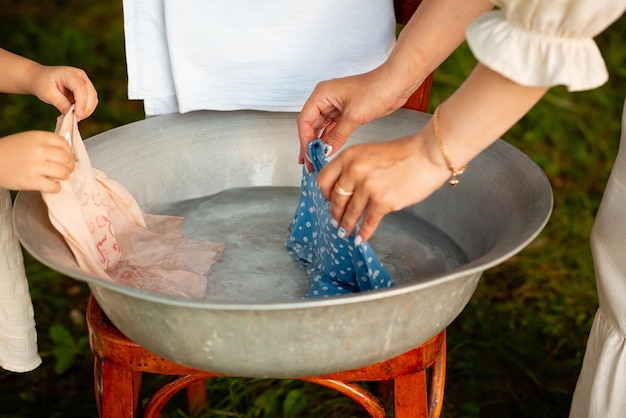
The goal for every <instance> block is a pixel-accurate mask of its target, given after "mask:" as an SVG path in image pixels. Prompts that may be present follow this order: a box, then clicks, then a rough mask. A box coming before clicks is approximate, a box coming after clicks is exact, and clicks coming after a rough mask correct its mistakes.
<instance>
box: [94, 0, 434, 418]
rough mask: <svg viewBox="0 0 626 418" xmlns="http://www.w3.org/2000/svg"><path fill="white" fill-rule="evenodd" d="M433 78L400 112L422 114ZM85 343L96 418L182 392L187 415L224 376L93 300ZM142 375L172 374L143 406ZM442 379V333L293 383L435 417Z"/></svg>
mask: <svg viewBox="0 0 626 418" xmlns="http://www.w3.org/2000/svg"><path fill="white" fill-rule="evenodd" d="M420 2H421V0H395V1H394V3H395V8H396V18H397V21H398V23H401V24H405V23H406V22H408V20H409V18H410V17H411V16H412V15H413V13H414V12H415V10H416V8H417V6H418V5H419V3H420ZM431 83H432V74H431V75H430V76H429V77H428V78H427V80H426V81H425V82H424V83H423V85H422V86H421V87H420V88H419V89H418V90H417V91H416V92H415V93H414V94H413V95H412V96H411V98H410V99H409V101H407V103H406V105H405V106H404V107H405V108H409V109H414V110H419V111H426V109H427V104H428V97H429V94H430V86H431ZM87 326H88V329H89V344H90V347H91V350H92V351H93V353H94V356H95V360H94V386H95V392H96V404H97V407H98V414H99V416H100V417H101V418H120V417H124V418H134V417H140V416H143V417H145V418H158V416H159V414H160V412H161V410H162V409H163V407H164V406H165V404H166V403H167V401H168V400H169V399H171V398H172V397H173V396H174V395H175V394H176V393H178V392H179V391H181V390H183V389H186V392H187V404H188V408H189V410H190V412H192V413H194V412H197V411H201V410H203V409H204V408H206V406H207V401H206V396H207V394H206V390H205V381H206V380H207V379H210V378H213V377H223V375H220V374H216V373H210V372H206V371H202V370H196V369H192V368H189V367H186V366H182V365H179V364H176V363H173V362H171V361H168V360H166V359H163V358H161V357H159V356H156V355H154V354H152V353H150V352H149V351H147V350H146V349H144V348H143V347H141V346H140V345H138V344H136V343H134V342H133V341H131V340H129V339H128V338H127V337H126V336H124V335H123V334H122V333H121V332H120V331H119V330H118V329H117V328H116V327H115V326H114V325H113V324H112V323H111V322H110V321H109V320H108V318H107V317H106V315H105V314H104V312H103V311H102V310H101V308H100V306H99V305H98V303H97V301H96V300H95V298H94V297H93V296H91V297H90V299H89V303H88V306H87ZM143 373H153V374H161V375H171V376H172V378H171V379H170V380H169V381H168V382H167V383H165V384H163V385H162V386H161V387H159V388H158V389H157V390H156V391H155V392H154V393H153V394H152V395H151V397H150V399H149V400H148V402H147V404H146V405H145V406H144V407H143V408H142V406H141V387H142V376H143ZM445 374H446V334H445V330H444V331H442V332H441V333H439V334H437V335H436V336H434V337H433V338H432V339H430V340H429V341H427V342H425V343H424V344H422V345H420V346H419V347H417V348H414V349H413V350H411V351H409V352H407V353H405V354H402V355H400V356H398V357H395V358H393V359H390V360H386V361H383V362H381V363H377V364H374V365H371V366H367V367H363V368H360V369H356V370H350V371H344V372H338V373H332V374H328V375H323V376H310V377H304V378H301V379H299V380H303V381H307V382H311V383H315V384H318V385H321V386H325V387H328V388H331V389H334V390H336V391H337V392H339V393H342V394H343V395H345V396H347V397H349V398H350V399H352V400H354V401H355V402H356V403H357V404H359V405H361V406H362V407H363V409H365V411H367V413H369V415H370V416H371V417H375V418H384V417H386V412H385V408H384V406H383V404H382V403H381V402H380V400H379V399H378V398H377V397H376V396H375V395H374V394H372V393H371V392H370V391H368V390H366V389H365V388H364V387H363V386H361V385H359V384H358V382H366V381H373V382H380V383H379V389H381V390H379V392H388V393H390V392H392V393H393V408H394V416H395V418H418V417H419V418H421V417H423V418H426V417H428V418H436V417H439V415H440V414H441V408H442V405H443V392H444V386H445Z"/></svg>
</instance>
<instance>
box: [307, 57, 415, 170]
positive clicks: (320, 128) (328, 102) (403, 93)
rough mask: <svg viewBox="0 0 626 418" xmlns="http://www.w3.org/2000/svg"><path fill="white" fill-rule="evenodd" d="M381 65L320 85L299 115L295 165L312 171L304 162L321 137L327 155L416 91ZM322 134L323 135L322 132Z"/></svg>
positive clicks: (399, 105)
mask: <svg viewBox="0 0 626 418" xmlns="http://www.w3.org/2000/svg"><path fill="white" fill-rule="evenodd" d="M386 72H387V68H386V67H385V66H384V65H383V66H381V67H379V68H377V69H375V70H373V71H370V72H369V73H365V74H359V75H356V76H351V77H344V78H336V79H332V80H328V81H323V82H321V83H319V84H318V85H317V86H316V87H315V90H313V93H312V94H311V96H310V97H309V99H308V100H307V101H306V103H305V104H304V106H303V108H302V111H301V112H300V114H299V116H298V136H299V137H300V156H299V159H298V162H299V163H300V164H303V163H304V164H306V167H307V171H309V172H310V171H312V165H311V163H310V161H307V160H305V157H306V156H307V149H308V145H309V143H310V142H311V141H313V140H315V139H317V138H321V139H322V141H323V142H324V143H325V144H326V145H327V146H328V147H329V152H328V153H327V155H330V154H332V152H333V151H336V150H338V149H339V148H341V147H342V146H343V144H344V143H345V142H346V140H347V139H348V137H349V136H350V135H351V134H352V132H353V131H354V130H355V129H356V128H358V127H359V126H360V125H363V124H365V123H368V122H370V121H372V120H374V119H376V118H379V117H382V116H385V115H388V114H390V113H391V112H393V111H394V110H396V109H398V108H400V107H401V106H402V105H404V103H406V101H407V100H408V98H409V96H410V95H411V93H412V92H413V91H414V90H415V88H417V86H412V89H411V88H408V89H407V88H406V86H404V85H400V84H398V85H396V86H394V84H393V83H392V82H391V81H390V80H397V78H390V77H388V76H387V75H386ZM322 132H323V133H322Z"/></svg>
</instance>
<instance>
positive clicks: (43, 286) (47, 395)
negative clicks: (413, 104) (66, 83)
mask: <svg viewBox="0 0 626 418" xmlns="http://www.w3.org/2000/svg"><path fill="white" fill-rule="evenodd" d="M123 35H124V34H123V24H122V12H121V1H119V0H116V1H106V0H105V1H100V2H79V1H76V0H71V1H70V0H68V1H61V0H57V1H51V0H47V1H41V0H28V1H22V2H9V1H6V0H0V46H2V47H4V48H6V49H9V50H12V51H14V52H16V53H19V54H22V55H25V56H28V57H31V58H33V59H36V60H38V61H40V62H42V63H46V64H69V65H74V66H77V67H81V68H84V69H85V70H86V71H87V73H88V74H89V75H90V77H91V78H92V80H93V82H94V84H95V85H96V88H97V89H98V92H99V98H100V104H99V106H98V108H97V110H96V112H95V113H94V115H93V116H92V117H91V118H89V119H88V120H86V121H84V122H81V133H82V134H83V137H85V138H87V137H90V136H92V135H94V134H97V133H99V132H102V131H105V130H108V129H110V128H113V127H115V126H119V125H122V124H126V123H129V122H132V121H135V120H138V119H141V118H143V112H142V107H141V105H140V104H139V103H137V102H131V101H128V100H127V99H126V67H125V61H124V43H123ZM625 36H626V21H625V19H624V18H622V19H621V21H619V22H617V23H616V24H615V25H614V26H613V27H612V28H611V29H609V30H608V31H607V32H605V33H604V34H602V35H601V36H600V37H599V38H598V42H599V43H600V45H601V49H602V51H603V54H604V56H605V58H606V60H607V65H608V67H609V71H610V73H611V80H610V81H609V82H608V83H607V84H606V85H605V86H603V87H602V88H599V89H596V90H594V91H590V92H583V93H568V92H566V91H565V90H564V89H562V88H556V89H553V90H552V91H550V92H549V93H548V94H547V95H546V97H545V98H544V100H542V102H541V103H539V104H538V105H537V106H536V107H535V108H534V109H533V110H532V111H531V112H530V113H529V114H528V115H527V116H526V117H525V118H524V119H523V120H522V121H521V122H520V123H519V124H517V125H516V126H515V127H514V128H513V129H512V130H511V131H510V132H509V133H507V134H506V136H505V139H506V140H507V141H509V142H511V143H512V144H514V145H515V146H517V147H518V148H520V149H521V150H523V151H524V152H526V153H528V154H529V155H530V156H531V157H532V158H533V159H534V160H535V161H536V162H537V163H538V164H539V165H540V166H541V167H542V168H543V169H544V170H545V172H546V173H547V175H548V177H549V178H550V181H551V183H552V185H553V188H554V196H555V207H554V213H553V216H552V218H551V220H550V222H549V224H548V226H547V227H546V228H545V230H544V231H543V232H542V233H541V234H540V236H539V237H538V238H537V239H536V240H535V241H534V242H533V243H531V244H530V245H529V246H528V247H527V248H526V249H525V250H523V251H522V252H521V253H520V254H518V255H517V256H515V257H513V258H512V259H511V260H509V261H508V262H506V263H504V264H502V265H500V266H498V267H496V268H493V269H491V270H489V271H487V272H486V273H485V274H484V277H483V279H482V280H481V282H480V284H479V286H478V289H477V291H476V293H475V294H474V296H473V298H472V299H471V301H470V302H469V304H468V306H467V307H466V309H465V310H464V311H463V312H462V313H461V315H460V316H459V317H458V318H457V320H455V321H454V323H453V324H452V325H451V326H450V327H449V329H448V347H449V351H448V374H447V385H446V395H445V401H444V411H443V416H444V417H447V418H455V417H503V416H506V417H531V416H532V417H558V416H566V415H567V411H568V409H569V402H570V399H571V394H572V391H573V388H574V385H575V383H576V379H577V376H578V371H579V368H580V364H581V361H582V356H583V354H584V347H585V341H586V338H587V334H588V332H589V328H590V326H591V321H592V319H593V315H594V313H595V310H596V308H597V299H596V293H595V284H594V273H593V266H592V262H591V255H590V250H589V244H588V240H589V231H590V229H591V225H592V222H593V217H594V214H595V212H596V210H597V207H598V205H599V201H600V198H601V195H602V191H603V189H604V186H605V183H606V180H607V177H608V174H609V171H610V167H611V164H612V162H613V160H614V158H615V154H616V152H617V147H618V141H619V131H620V119H621V109H622V104H623V101H624V95H625V93H626V66H625V65H624V63H625V62H626V59H625V58H626V49H624V48H623V46H622V40H623V39H624V37H625ZM473 65H474V60H473V58H472V57H471V54H470V53H469V51H468V50H467V48H466V47H462V48H461V49H459V51H457V52H456V53H455V54H454V55H452V56H451V57H450V59H449V60H447V61H446V62H445V63H444V65H442V67H441V68H440V69H439V70H438V71H437V73H436V77H435V82H434V85H433V91H432V100H431V102H432V105H433V107H434V105H436V104H437V103H439V102H441V101H442V100H444V99H445V98H446V97H447V96H448V95H449V94H450V93H451V92H452V91H453V89H454V88H455V87H456V86H458V85H459V84H460V83H461V81H462V80H463V78H464V77H465V76H466V75H467V74H468V73H469V71H470V70H471V68H472V67H473ZM0 109H1V111H0V135H6V134H9V133H13V132H17V131H22V130H27V129H48V130H51V129H52V128H53V125H54V121H55V119H56V117H57V111H56V110H55V109H52V108H51V107H49V106H47V105H44V104H41V103H40V102H39V101H38V100H37V99H34V98H31V97H18V96H6V95H1V96H0ZM27 272H28V276H29V280H30V289H31V294H32V298H33V303H34V306H35V315H36V321H37V325H38V333H39V334H38V335H39V347H40V351H41V355H42V356H43V359H44V363H43V365H42V366H40V367H39V368H38V369H37V370H35V371H33V372H30V373H26V374H14V373H8V372H5V371H0V417H89V416H95V414H96V412H95V401H94V395H93V389H92V386H91V384H92V383H91V382H92V356H91V353H90V352H89V349H88V346H87V344H86V339H85V338H86V336H87V330H86V326H85V322H84V311H85V303H86V298H87V296H88V294H89V291H88V289H87V287H86V286H85V285H84V284H83V283H81V282H77V281H75V280H72V279H68V278H65V277H63V276H61V275H60V274H58V273H56V272H54V271H51V270H49V269H47V268H45V267H43V266H42V265H40V264H39V263H37V262H35V261H33V260H32V259H30V258H28V257H27ZM146 380H147V381H146V393H148V391H149V389H150V388H152V387H154V385H156V384H157V383H158V382H159V379H158V378H156V377H150V376H148V377H147V379H146ZM207 387H208V389H209V408H210V410H209V411H208V412H207V413H206V414H205V415H204V416H205V417H225V416H226V417H229V416H230V417H267V418H270V417H272V418H273V417H282V416H292V417H316V418H317V417H342V418H343V417H363V416H365V414H364V413H363V412H362V411H361V410H360V409H359V408H357V407H355V406H354V405H353V404H352V403H351V402H350V401H348V400H347V399H345V398H343V397H341V396H339V395H336V394H334V393H332V392H330V391H328V390H327V389H323V388H320V387H317V386H314V385H311V384H305V383H302V382H297V381H288V380H284V381H274V380H260V379H215V380H211V381H209V382H208V384H207ZM166 415H167V416H169V417H176V418H178V417H185V416H186V413H185V412H184V408H183V400H182V397H180V396H178V397H177V398H176V399H174V400H173V401H172V402H171V404H170V405H168V411H167V414H166Z"/></svg>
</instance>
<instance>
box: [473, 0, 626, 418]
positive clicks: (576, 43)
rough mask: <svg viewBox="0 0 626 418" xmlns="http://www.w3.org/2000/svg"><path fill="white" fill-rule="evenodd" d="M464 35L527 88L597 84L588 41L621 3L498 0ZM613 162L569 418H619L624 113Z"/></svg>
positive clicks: (598, 65)
mask: <svg viewBox="0 0 626 418" xmlns="http://www.w3.org/2000/svg"><path fill="white" fill-rule="evenodd" d="M494 3H495V4H496V5H497V6H499V7H500V10H496V11H492V12H489V13H486V14H485V15H483V16H481V17H479V18H478V19H477V20H476V21H475V22H473V23H472V24H471V25H470V26H469V27H468V31H467V40H468V43H469V45H470V47H471V49H472V51H473V52H474V54H475V56H476V58H477V59H478V60H479V61H480V62H482V63H483V64H485V65H486V66H487V67H489V68H491V69H493V70H495V71H498V72H499V73H501V74H503V75H504V76H506V77H508V78H510V79H512V80H514V81H516V82H518V83H520V84H523V85H528V86H542V87H551V86H555V85H565V86H566V87H567V88H568V89H569V90H570V91H575V90H585V89H591V88H594V87H597V86H599V85H601V84H603V83H604V82H605V81H606V80H607V76H608V74H607V71H606V68H605V65H604V61H603V59H602V56H601V55H600V53H599V51H598V48H597V47H596V45H595V43H594V41H593V39H592V38H593V37H594V36H596V35H597V34H599V33H600V32H602V31H603V30H604V29H605V28H606V27H608V26H609V25H610V24H611V23H613V22H614V21H615V20H617V19H618V18H619V17H620V16H621V15H622V14H623V13H624V10H625V9H626V0H606V1H598V0H570V1H566V0H565V1H556V0H510V1H506V0H500V1H495V2H494ZM623 120H624V123H623V127H622V140H621V144H620V151H619V154H618V157H617V161H616V162H615V165H614V167H613V170H612V172H611V176H610V179H609V183H608V186H607V189H606V191H605V194H604V197H603V199H602V203H601V206H600V210H599V212H598V215H597V218H596V221H595V223H594V227H593V230H592V234H591V246H592V252H593V259H594V265H595V269H596V282H597V288H598V297H599V302H600V303H599V305H600V307H599V309H598V312H597V314H596V317H595V320H594V323H593V326H592V329H591V333H590V336H589V340H588V342H587V350H586V352H585V357H584V360H583V366H582V370H581V373H580V376H579V378H578V383H577V385H576V390H575V392H574V397H573V400H572V406H571V411H570V417H571V418H578V417H594V418H613V417H615V418H617V417H620V418H621V417H626V222H625V221H624V218H625V211H624V204H625V203H624V202H626V133H625V132H626V115H625V116H624V119H623Z"/></svg>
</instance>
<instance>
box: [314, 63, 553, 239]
mask: <svg viewBox="0 0 626 418" xmlns="http://www.w3.org/2000/svg"><path fill="white" fill-rule="evenodd" d="M546 91H547V88H543V87H540V88H539V87H526V86H522V85H519V84H517V83H515V82H513V81H511V80H509V79H508V78H506V77H504V76H502V75H500V74H499V73H496V72H494V71H492V70H490V69H489V68H487V67H485V66H484V65H481V64H478V65H477V67H476V68H475V70H474V71H473V72H472V74H471V75H470V76H469V77H468V78H467V80H466V81H465V82H464V83H463V84H462V85H461V86H460V87H459V89H458V90H457V91H456V92H455V93H454V94H453V95H452V96H451V97H450V98H449V99H448V100H446V101H445V102H444V103H443V104H442V105H441V106H440V109H439V112H438V113H439V115H438V116H439V131H440V139H441V143H442V144H443V146H444V147H445V150H446V151H447V154H448V155H449V158H450V160H451V162H452V163H453V165H454V166H455V167H456V168H459V167H462V166H464V165H466V164H467V163H468V162H469V161H470V160H471V159H472V158H474V157H475V156H476V155H478V154H479V153H480V152H481V151H482V150H484V149H485V148H487V147H488V146H489V145H490V144H491V143H493V142H494V141H495V140H496V139H497V138H499V137H500V136H501V135H502V134H503V133H504V132H506V131H507V130H508V129H509V128H510V127H511V126H513V125H514V124H515V123H516V122H517V121H518V120H519V119H521V118H522V117H523V116H524V115H525V114H526V113H527V112H528V111H529V110H530V109H531V108H532V107H533V106H534V105H535V104H536V103H537V102H538V101H539V100H540V99H541V97H542V96H543V95H544V93H545V92H546ZM450 176H451V172H450V170H449V168H448V166H447V163H446V161H445V159H444V157H443V154H442V150H441V145H440V143H439V141H438V140H437V138H436V137H435V131H434V127H433V119H431V120H430V121H429V123H428V124H427V125H426V126H425V127H424V128H423V129H421V130H420V131H418V132H417V133H415V134H414V135H411V136H408V137H404V138H400V139H396V140H393V141H389V142H382V143H376V144H359V145H355V146H351V147H349V148H347V149H346V150H344V151H343V152H342V153H341V154H339V155H338V156H337V157H336V158H335V159H334V160H332V161H331V162H329V163H328V165H327V166H326V167H325V168H324V169H323V170H322V171H321V172H320V173H319V175H318V178H317V182H318V184H319V186H320V189H321V190H322V193H323V194H324V196H325V197H326V198H327V199H328V200H329V201H330V205H331V214H332V217H333V219H335V220H337V221H338V223H339V225H340V233H341V234H342V235H343V234H344V233H345V234H346V235H349V234H350V233H351V231H352V230H353V229H354V228H355V226H356V224H357V222H358V221H359V219H360V218H361V216H363V220H362V224H361V226H360V228H359V232H358V238H357V241H358V242H364V241H366V240H368V239H369V238H370V237H371V236H372V234H373V233H374V230H375V229H376V228H377V226H378V225H379V223H380V221H381V220H382V218H383V216H384V215H386V214H387V213H389V212H392V211H396V210H399V209H402V208H404V207H406V206H409V205H412V204H415V203H417V202H419V201H421V200H423V199H425V198H426V197H428V196H429V195H430V194H431V193H432V192H434V191H435V190H437V189H438V188H439V187H441V185H442V184H443V183H445V182H446V180H447V179H449V178H450ZM459 180H460V182H463V176H462V175H461V176H460V177H459ZM336 185H338V186H339V187H340V188H341V189H344V190H347V191H353V192H354V194H353V195H352V196H344V195H340V194H338V193H337V192H336V191H335V190H334V187H335V186H336ZM450 187H451V186H450Z"/></svg>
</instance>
